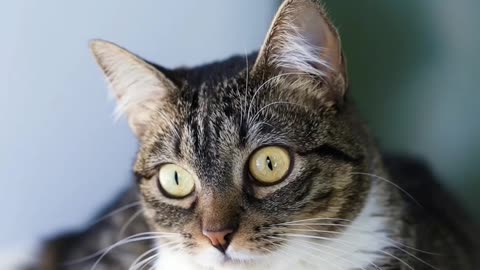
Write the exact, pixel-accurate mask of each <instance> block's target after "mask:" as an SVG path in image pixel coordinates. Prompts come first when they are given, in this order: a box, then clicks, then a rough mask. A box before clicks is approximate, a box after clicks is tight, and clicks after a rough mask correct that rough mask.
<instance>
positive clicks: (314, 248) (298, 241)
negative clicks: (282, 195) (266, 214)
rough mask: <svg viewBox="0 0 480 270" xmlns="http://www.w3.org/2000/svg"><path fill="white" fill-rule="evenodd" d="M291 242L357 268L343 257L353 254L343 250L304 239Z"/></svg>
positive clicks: (370, 263)
mask: <svg viewBox="0 0 480 270" xmlns="http://www.w3.org/2000/svg"><path fill="white" fill-rule="evenodd" d="M271 238H275V239H279V240H285V239H283V238H281V237H275V236H272V237H271ZM289 242H290V243H293V244H297V245H300V246H301V247H303V248H310V249H313V250H316V251H319V252H321V253H324V254H326V255H329V256H332V257H333V259H334V260H337V259H339V260H342V261H344V262H347V263H348V264H350V265H351V266H353V267H357V265H355V264H354V263H353V262H352V261H351V260H348V259H346V258H345V257H342V254H343V255H345V254H347V255H352V254H350V253H348V252H345V251H343V250H341V249H338V248H334V247H330V246H327V245H322V244H320V243H315V242H311V241H307V240H302V239H297V240H292V239H289ZM301 242H303V243H305V244H314V245H317V246H320V247H323V248H327V249H330V250H333V251H336V252H341V254H335V253H332V252H328V251H326V250H322V249H318V248H316V247H312V246H310V245H305V244H301ZM353 255H355V254H353ZM367 262H368V263H369V265H374V266H375V267H376V268H377V269H378V266H377V265H375V264H374V263H373V262H372V261H370V260H368V261H367ZM358 267H360V269H362V270H366V269H365V268H364V267H362V266H358Z"/></svg>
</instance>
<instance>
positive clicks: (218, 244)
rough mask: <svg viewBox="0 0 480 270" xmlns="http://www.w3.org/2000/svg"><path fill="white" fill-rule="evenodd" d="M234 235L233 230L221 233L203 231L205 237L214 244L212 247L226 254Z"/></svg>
mask: <svg viewBox="0 0 480 270" xmlns="http://www.w3.org/2000/svg"><path fill="white" fill-rule="evenodd" d="M232 233H233V230H232V229H225V230H221V231H207V230H203V235H205V236H206V237H207V238H208V239H210V243H212V246H214V247H215V248H217V249H218V250H220V251H221V252H225V251H226V250H227V247H228V245H229V244H230V240H231V238H232V237H231V236H232Z"/></svg>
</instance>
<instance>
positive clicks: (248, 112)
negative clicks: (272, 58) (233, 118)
mask: <svg viewBox="0 0 480 270" xmlns="http://www.w3.org/2000/svg"><path fill="white" fill-rule="evenodd" d="M287 75H305V74H303V73H299V72H297V73H295V72H290V73H282V74H278V75H276V76H273V77H272V78H270V79H268V80H266V81H265V82H264V83H262V84H261V85H260V86H259V87H258V88H257V89H256V90H255V93H253V96H252V99H251V100H250V104H249V106H248V111H247V119H249V118H250V110H251V109H252V104H253V101H254V100H255V97H256V96H257V94H258V92H259V91H260V90H261V89H262V88H263V87H265V85H267V84H268V83H270V82H271V81H273V80H275V79H278V78H280V77H282V76H287Z"/></svg>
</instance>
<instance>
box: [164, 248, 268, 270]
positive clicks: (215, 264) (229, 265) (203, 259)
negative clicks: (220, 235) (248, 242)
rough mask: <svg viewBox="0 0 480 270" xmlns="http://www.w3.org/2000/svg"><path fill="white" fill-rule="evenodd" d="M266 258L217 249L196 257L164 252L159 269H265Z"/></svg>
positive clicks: (248, 253)
mask: <svg viewBox="0 0 480 270" xmlns="http://www.w3.org/2000/svg"><path fill="white" fill-rule="evenodd" d="M267 259H268V258H267V257H266V256H261V255H256V254H253V253H251V252H242V251H237V250H233V249H228V250H227V252H225V253H221V252H219V251H218V250H216V249H215V248H208V249H205V250H203V251H202V252H200V253H198V254H196V255H187V254H183V253H181V252H173V251H165V250H164V252H162V254H161V256H160V259H159V264H160V265H159V266H158V267H159V268H157V269H168V267H170V266H172V267H173V266H174V267H175V269H178V270H183V269H190V270H197V269H215V270H217V269H218V270H246V269H265V267H264V266H265V262H266V261H267Z"/></svg>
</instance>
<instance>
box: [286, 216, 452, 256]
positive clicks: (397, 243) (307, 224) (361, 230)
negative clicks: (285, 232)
mask: <svg viewBox="0 0 480 270" xmlns="http://www.w3.org/2000/svg"><path fill="white" fill-rule="evenodd" d="M283 226H285V227H288V226H333V227H347V228H349V229H352V230H355V231H358V232H361V233H372V232H371V231H369V230H365V229H358V228H355V227H353V226H351V225H347V224H334V223H295V224H284V225H282V227H283ZM286 229H290V228H286ZM291 230H293V229H291ZM299 230H301V229H299ZM311 230H313V231H315V229H313V228H311ZM301 231H305V230H301ZM319 232H331V233H334V232H333V231H319ZM338 233H339V234H345V235H346V234H347V233H345V232H338ZM348 234H349V235H354V234H353V233H348ZM373 237H375V238H380V239H379V240H380V241H385V242H387V243H391V244H394V245H399V246H403V247H405V248H408V249H411V250H414V251H417V252H421V253H424V254H428V255H433V256H443V254H440V253H435V252H430V251H425V250H421V249H417V248H415V247H412V246H409V245H407V244H404V243H402V242H399V241H396V240H394V239H391V238H389V237H386V236H373ZM382 239H383V240H382ZM394 247H395V248H398V247H397V246H394Z"/></svg>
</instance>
